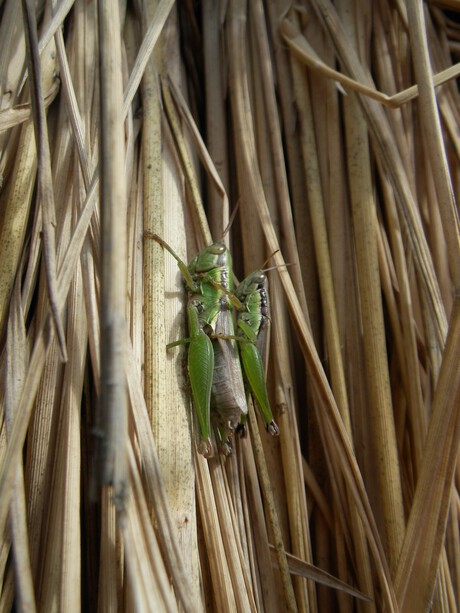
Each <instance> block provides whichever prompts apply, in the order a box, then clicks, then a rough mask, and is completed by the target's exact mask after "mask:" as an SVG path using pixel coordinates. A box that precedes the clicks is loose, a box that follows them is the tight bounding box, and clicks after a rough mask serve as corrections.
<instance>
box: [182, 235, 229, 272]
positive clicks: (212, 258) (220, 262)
mask: <svg viewBox="0 0 460 613" xmlns="http://www.w3.org/2000/svg"><path fill="white" fill-rule="evenodd" d="M231 265H232V260H231V256H230V252H229V251H228V249H227V247H226V246H225V244H224V243H213V244H212V245H209V246H208V247H206V248H205V249H203V251H200V253H198V255H196V256H195V257H194V258H193V260H192V261H191V262H190V264H189V267H188V268H189V271H190V273H191V274H192V275H194V274H199V273H203V272H209V271H210V270H212V269H213V268H220V267H221V266H227V267H229V268H230V267H231Z"/></svg>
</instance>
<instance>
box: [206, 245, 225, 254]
mask: <svg viewBox="0 0 460 613" xmlns="http://www.w3.org/2000/svg"><path fill="white" fill-rule="evenodd" d="M226 250H227V247H226V246H225V245H224V243H214V244H212V245H209V247H208V251H209V253H212V254H213V255H222V253H225V251H226Z"/></svg>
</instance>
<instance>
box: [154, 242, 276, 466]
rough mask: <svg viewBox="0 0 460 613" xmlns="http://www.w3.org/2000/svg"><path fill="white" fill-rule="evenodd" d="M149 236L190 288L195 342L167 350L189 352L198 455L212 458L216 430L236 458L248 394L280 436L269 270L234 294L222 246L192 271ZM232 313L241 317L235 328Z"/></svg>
mask: <svg viewBox="0 0 460 613" xmlns="http://www.w3.org/2000/svg"><path fill="white" fill-rule="evenodd" d="M150 238H153V239H154V240H156V241H157V242H158V243H160V244H161V245H162V246H163V247H164V248H165V249H167V250H168V251H169V253H170V254H171V255H172V256H173V257H174V258H175V259H176V261H177V263H178V265H179V269H180V271H181V274H182V277H183V279H184V282H185V285H186V287H187V290H188V295H189V296H188V306H187V315H188V328H189V335H190V336H189V338H185V339H182V340H180V341H176V342H175V343H171V344H170V345H168V348H170V347H174V346H177V345H182V344H188V347H189V348H188V358H187V360H188V374H189V378H190V385H191V388H192V397H193V402H194V405H195V410H196V414H197V420H198V451H199V453H201V454H202V455H203V456H204V457H206V458H210V457H212V456H213V455H214V446H213V442H212V436H211V428H212V427H213V428H214V435H215V440H216V443H217V446H218V448H219V450H220V452H221V453H223V454H225V455H229V454H230V453H231V452H232V444H231V441H232V438H233V436H234V433H235V431H237V430H240V429H244V427H245V426H244V423H245V418H246V415H247V412H248V405H247V394H249V393H251V394H252V396H253V398H254V399H255V401H256V403H257V405H258V407H259V410H260V414H261V416H262V419H263V421H264V424H265V428H266V430H267V432H269V433H270V434H272V435H277V434H278V426H277V425H276V423H275V421H274V419H273V415H272V412H271V409H270V403H269V400H268V394H267V387H266V385H265V371H264V365H263V360H262V356H261V347H262V346H263V344H264V341H265V336H266V332H267V326H268V324H269V303H268V294H267V289H266V285H267V281H266V276H265V273H264V271H263V270H258V271H256V272H253V273H252V274H251V275H249V276H248V277H246V279H244V280H243V281H242V282H241V283H240V285H239V286H238V287H237V288H236V289H234V288H233V271H232V257H231V254H230V252H229V250H228V249H227V247H226V246H225V244H224V243H221V242H217V243H213V244H212V245H209V246H208V247H206V248H205V249H203V250H202V251H200V252H199V253H198V255H196V256H195V257H194V258H193V259H192V261H191V262H190V264H189V265H188V266H187V265H186V264H185V263H184V262H183V261H182V260H181V259H180V258H179V256H178V255H177V254H176V253H175V252H174V251H173V249H171V247H170V246H169V245H168V244H167V243H165V241H163V240H162V239H161V238H160V237H159V236H157V235H155V234H152V235H150ZM233 309H236V311H237V313H238V316H237V325H236V330H235V326H234V320H233ZM241 364H242V366H243V368H241ZM243 372H244V378H243Z"/></svg>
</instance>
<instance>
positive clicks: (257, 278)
mask: <svg viewBox="0 0 460 613" xmlns="http://www.w3.org/2000/svg"><path fill="white" fill-rule="evenodd" d="M265 279H266V277H265V274H264V273H263V272H259V273H255V274H254V277H253V282H254V283H257V284H258V285H263V284H264V283H265Z"/></svg>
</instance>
